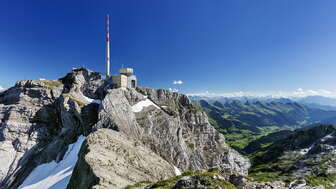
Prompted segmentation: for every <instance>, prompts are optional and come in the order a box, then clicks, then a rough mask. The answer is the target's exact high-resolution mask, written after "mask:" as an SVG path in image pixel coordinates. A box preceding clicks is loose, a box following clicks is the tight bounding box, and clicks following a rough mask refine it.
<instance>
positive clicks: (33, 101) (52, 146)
mask: <svg viewBox="0 0 336 189" xmlns="http://www.w3.org/2000/svg"><path fill="white" fill-rule="evenodd" d="M88 73H91V75H90V74H88ZM92 73H93V72H91V71H88V70H83V69H77V70H73V72H71V73H69V74H68V76H69V75H70V76H71V78H73V81H69V82H64V81H65V80H23V81H18V82H17V83H16V85H15V86H14V87H12V88H10V89H8V90H6V91H4V92H2V93H0V149H1V150H0V188H17V186H18V185H19V184H20V183H21V182H22V181H23V180H24V178H25V177H26V176H28V174H29V173H30V172H31V170H32V169H33V168H34V167H36V166H37V165H39V164H41V163H45V162H50V161H52V160H57V161H58V160H61V159H62V157H63V155H64V153H65V151H66V149H67V145H68V144H70V143H73V142H74V141H75V140H76V138H77V136H79V135H80V134H84V133H85V132H89V130H90V128H89V127H90V124H91V126H92V124H93V123H96V119H97V110H98V105H91V104H87V103H85V99H84V100H83V99H80V98H78V99H77V98H73V96H76V95H78V93H80V94H83V93H87V94H91V93H94V91H95V90H96V88H95V85H92V86H93V87H88V88H85V90H83V89H84V88H81V87H80V86H81V85H82V84H81V83H80V82H78V83H76V82H75V81H80V80H81V79H83V78H84V80H85V81H88V80H92V82H94V81H95V80H97V78H96V77H93V76H92V75H95V74H92ZM96 82H100V81H96ZM75 89H76V90H75ZM85 91H89V92H85ZM92 96H93V95H92ZM81 101H84V102H83V103H81ZM93 112H94V113H93Z"/></svg>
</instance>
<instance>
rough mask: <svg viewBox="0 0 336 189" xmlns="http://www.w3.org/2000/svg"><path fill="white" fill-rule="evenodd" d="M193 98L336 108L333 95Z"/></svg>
mask: <svg viewBox="0 0 336 189" xmlns="http://www.w3.org/2000/svg"><path fill="white" fill-rule="evenodd" d="M189 98H190V99H191V100H194V101H199V100H206V101H219V102H226V101H233V100H239V101H242V102H246V101H249V102H256V101H260V102H282V103H289V102H298V103H301V104H304V105H307V106H309V107H311V108H319V109H324V110H336V98H331V97H324V96H306V97H292V98H274V97H271V96H268V97H256V96H241V97H220V96H218V97H208V96H189Z"/></svg>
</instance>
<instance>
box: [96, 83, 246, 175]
mask: <svg viewBox="0 0 336 189" xmlns="http://www.w3.org/2000/svg"><path fill="white" fill-rule="evenodd" d="M146 98H148V99H149V100H151V101H152V102H153V105H151V106H146V107H143V109H142V110H141V111H139V112H137V111H136V112H134V111H132V106H135V105H137V104H138V103H142V102H144V101H145V100H148V99H146ZM95 127H96V128H112V129H114V130H118V131H120V132H123V133H125V134H126V135H127V136H131V137H133V138H135V139H137V140H140V141H141V142H142V143H143V145H145V146H147V147H148V148H150V149H151V150H152V151H154V152H155V153H157V154H158V155H160V156H161V157H162V158H163V159H165V160H166V161H168V162H169V163H171V164H173V165H175V166H176V167H178V168H180V169H181V170H188V169H191V170H205V169H209V168H213V167H218V168H220V169H221V170H222V171H226V172H239V173H241V174H245V175H246V174H247V170H248V168H249V166H250V163H249V161H248V160H247V159H245V158H243V157H242V156H241V155H240V154H239V153H237V152H236V151H235V150H233V149H231V148H230V147H228V146H227V145H226V144H225V139H224V137H223V135H221V134H220V133H218V132H217V131H216V130H215V129H214V128H213V127H212V126H211V125H210V124H209V122H208V118H207V116H206V114H205V113H204V112H200V111H198V110H196V109H195V108H194V107H193V106H192V104H191V102H190V101H189V99H188V98H187V97H186V96H184V95H181V94H178V93H172V92H169V91H167V90H157V91H156V90H152V89H146V88H138V90H137V91H136V90H135V89H113V90H109V91H108V92H107V95H106V96H105V98H104V100H103V101H102V105H101V107H100V110H99V122H98V123H97V124H96V125H95Z"/></svg>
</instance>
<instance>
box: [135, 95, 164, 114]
mask: <svg viewBox="0 0 336 189" xmlns="http://www.w3.org/2000/svg"><path fill="white" fill-rule="evenodd" d="M148 106H154V107H155V108H157V109H160V107H159V106H157V105H156V104H154V102H152V101H151V100H149V99H148V98H146V99H145V100H142V101H140V102H138V103H137V104H135V105H134V106H132V111H133V112H141V111H142V109H143V108H145V107H148Z"/></svg>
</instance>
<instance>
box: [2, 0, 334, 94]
mask: <svg viewBox="0 0 336 189" xmlns="http://www.w3.org/2000/svg"><path fill="white" fill-rule="evenodd" d="M335 10H336V1H333V0H323V1H316V0H295V1H293V0H281V1H279V0H207V1H205V0H169V1H164V0H142V1H140V0H118V1H117V0H105V1H104V0H97V1H92V0H81V1H76V0H72V1H63V0H58V1H45V0H31V1H30V0H22V1H17V0H1V2H0V86H4V87H10V86H11V85H13V84H14V83H15V81H17V80H21V79H38V78H47V79H56V78H59V77H62V76H64V75H65V74H66V73H67V72H69V71H70V70H71V68H72V67H79V66H85V67H87V68H89V69H92V70H94V71H99V72H103V71H104V56H105V55H104V54H105V50H104V48H105V44H104V43H105V36H104V31H105V29H104V17H105V15H106V13H109V14H110V19H111V20H110V22H111V23H110V24H111V28H110V30H111V64H112V68H111V71H112V72H113V73H116V72H117V70H118V69H119V68H120V67H121V65H124V66H129V67H133V68H134V69H135V71H136V74H137V76H138V79H139V84H140V85H142V86H147V87H154V88H178V89H179V90H180V91H181V92H184V93H201V92H205V91H210V92H211V93H226V92H234V91H251V92H258V93H262V92H269V91H294V90H297V89H298V88H302V89H303V90H310V89H313V90H317V89H323V90H330V91H332V90H334V88H335V83H336V76H335V71H336V21H335V18H336V11H335ZM174 81H182V82H183V84H173V83H174ZM175 83H181V82H175Z"/></svg>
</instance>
